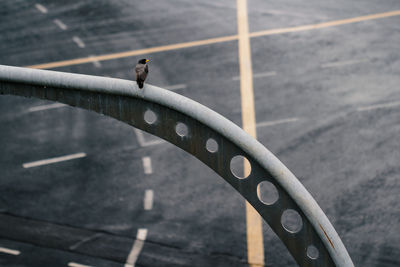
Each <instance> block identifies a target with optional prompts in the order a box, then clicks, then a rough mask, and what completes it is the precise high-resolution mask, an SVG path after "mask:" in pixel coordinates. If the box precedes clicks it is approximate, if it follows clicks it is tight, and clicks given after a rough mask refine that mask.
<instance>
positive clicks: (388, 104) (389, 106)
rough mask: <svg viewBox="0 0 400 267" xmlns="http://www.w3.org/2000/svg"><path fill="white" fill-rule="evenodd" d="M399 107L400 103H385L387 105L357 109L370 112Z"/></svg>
mask: <svg viewBox="0 0 400 267" xmlns="http://www.w3.org/2000/svg"><path fill="white" fill-rule="evenodd" d="M397 106H400V101H396V102H390V103H385V104H377V105H371V106H366V107H360V108H357V111H368V110H374V109H379V108H392V107H397Z"/></svg>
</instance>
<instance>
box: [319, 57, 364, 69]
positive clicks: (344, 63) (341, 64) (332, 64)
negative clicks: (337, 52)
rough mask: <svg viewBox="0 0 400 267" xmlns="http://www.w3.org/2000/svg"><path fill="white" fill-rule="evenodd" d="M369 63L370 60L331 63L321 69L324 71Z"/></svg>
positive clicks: (323, 65)
mask: <svg viewBox="0 0 400 267" xmlns="http://www.w3.org/2000/svg"><path fill="white" fill-rule="evenodd" d="M367 61H368V59H357V60H346V61H337V62H331V63H326V64H322V65H321V68H323V69H325V68H335V67H341V66H347V65H354V64H359V63H364V62H367Z"/></svg>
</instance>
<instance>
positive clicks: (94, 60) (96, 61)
mask: <svg viewBox="0 0 400 267" xmlns="http://www.w3.org/2000/svg"><path fill="white" fill-rule="evenodd" d="M89 57H90V58H93V61H92V63H93V65H94V66H95V67H96V68H101V63H100V61H98V60H96V59H95V58H96V56H94V55H90V56H89Z"/></svg>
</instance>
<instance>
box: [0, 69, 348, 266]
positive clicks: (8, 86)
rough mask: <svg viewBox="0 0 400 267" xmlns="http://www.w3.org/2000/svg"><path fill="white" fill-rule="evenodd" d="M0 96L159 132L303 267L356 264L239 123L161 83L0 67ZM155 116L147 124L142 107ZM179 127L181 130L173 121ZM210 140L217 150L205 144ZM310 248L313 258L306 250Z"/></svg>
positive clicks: (304, 194)
mask: <svg viewBox="0 0 400 267" xmlns="http://www.w3.org/2000/svg"><path fill="white" fill-rule="evenodd" d="M0 93H1V94H12V95H20V96H26V97H37V98H42V99H48V100H53V101H57V102H62V103H65V104H68V105H71V106H76V107H81V108H85V109H88V110H93V111H96V112H98V113H101V114H105V115H108V116H111V117H114V118H116V119H118V120H120V121H123V122H125V123H128V124H130V125H132V126H134V127H136V128H139V129H142V130H144V131H147V132H149V133H151V134H154V135H157V136H159V137H161V138H163V139H165V140H167V141H169V142H170V143H172V144H174V145H176V146H178V147H180V148H181V149H183V150H185V151H187V152H189V153H190V154H192V155H194V156H195V157H197V158H198V159H200V160H201V161H202V162H204V163H205V164H206V165H207V166H209V167H210V168H211V169H213V170H214V171H215V172H216V173H218V174H219V175H220V176H221V177H222V178H224V179H225V180H226V181H227V182H228V183H229V184H231V185H232V186H233V187H234V188H235V189H236V190H237V191H238V192H239V193H240V194H241V195H242V196H243V197H244V198H245V199H247V201H248V202H249V203H250V204H251V205H253V207H254V208H255V209H256V210H257V211H258V213H260V215H261V216H262V217H263V218H264V220H265V221H266V222H267V223H268V224H269V225H270V227H271V228H272V229H273V230H274V231H275V233H276V234H277V235H278V236H279V238H280V239H281V240H282V241H283V242H284V244H285V245H286V247H287V248H288V250H289V251H290V253H291V254H292V255H293V257H294V258H295V260H296V262H297V263H298V264H299V265H300V266H346V267H347V266H354V265H353V263H352V261H351V258H350V256H349V254H348V252H347V250H346V248H345V247H344V245H343V243H342V241H341V239H340V237H339V236H338V234H337V233H336V231H335V229H334V228H333V226H332V225H331V223H330V222H329V220H328V218H327V217H326V215H325V214H324V212H323V211H322V210H321V208H320V207H319V206H318V204H317V203H316V201H315V200H314V199H313V197H312V196H311V195H310V193H309V192H308V191H307V190H306V189H305V188H304V186H303V185H302V184H301V183H300V182H299V180H298V179H297V178H296V177H295V176H294V175H293V174H292V173H291V172H290V171H289V170H288V168H287V167H286V166H285V165H283V164H282V163H281V162H280V161H279V160H278V159H277V158H276V157H275V156H274V155H273V154H272V153H271V152H270V151H268V149H266V148H265V147H264V146H263V145H262V144H261V143H259V142H258V141H257V140H255V139H254V138H252V137H251V136H250V135H248V134H247V133H246V132H244V131H243V130H242V129H241V128H240V127H238V126H237V125H235V124H234V123H232V122H231V121H229V120H228V119H226V118H225V117H223V116H221V115H220V114H218V113H216V112H214V111H212V110H210V109H209V108H207V107H205V106H203V105H201V104H199V103H197V102H195V101H193V100H190V99H188V98H186V97H183V96H181V95H178V94H175V93H173V92H170V91H168V90H164V89H162V88H159V87H155V86H151V85H148V84H147V85H145V87H144V89H143V90H139V89H138V88H137V85H136V83H135V82H133V81H128V80H122V79H113V78H105V77H98V76H89V75H81V74H71V73H62V72H55V71H48V70H36V69H28V68H19V67H11V66H4V65H0ZM149 111H150V112H153V113H154V115H156V120H155V121H154V122H153V123H149V121H146V119H145V113H146V112H149ZM178 124H184V125H185V126H186V134H184V135H182V134H181V133H180V132H179V131H177V129H176V126H177V125H178ZM210 138H211V139H213V140H214V141H216V143H217V144H218V150H217V151H216V152H210V151H209V150H207V148H206V142H207V141H208V140H209V139H210ZM236 155H241V156H244V157H246V158H247V159H248V160H249V162H250V164H251V169H252V171H251V173H250V175H249V176H248V177H247V178H245V179H239V178H237V177H236V176H235V175H234V174H233V173H232V170H231V168H230V162H231V159H232V158H233V157H234V156H236ZM263 181H268V182H270V183H272V184H273V185H274V187H275V188H276V189H277V191H278V194H279V198H278V200H277V201H276V202H274V203H273V204H270V205H268V204H265V203H264V202H263V201H261V198H260V197H259V185H260V183H262V182H263ZM285 210H294V211H295V212H297V213H298V214H299V215H300V217H301V221H302V227H301V229H300V230H299V231H298V232H292V231H290V230H287V229H286V228H285V227H284V226H283V225H282V220H281V218H282V215H283V213H284V211H285ZM310 245H313V246H314V247H316V248H317V249H318V252H319V253H318V254H319V255H318V258H316V259H313V258H311V257H310V256H309V255H307V249H308V247H309V246H310Z"/></svg>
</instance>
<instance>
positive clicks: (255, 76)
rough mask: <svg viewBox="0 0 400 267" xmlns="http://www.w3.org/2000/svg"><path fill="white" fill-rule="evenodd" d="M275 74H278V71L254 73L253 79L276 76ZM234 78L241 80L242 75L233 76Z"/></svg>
mask: <svg viewBox="0 0 400 267" xmlns="http://www.w3.org/2000/svg"><path fill="white" fill-rule="evenodd" d="M275 75H276V72H275V71H269V72H262V73H254V74H253V79H254V78H263V77H271V76H275ZM232 80H234V81H238V80H240V76H235V77H232Z"/></svg>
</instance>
